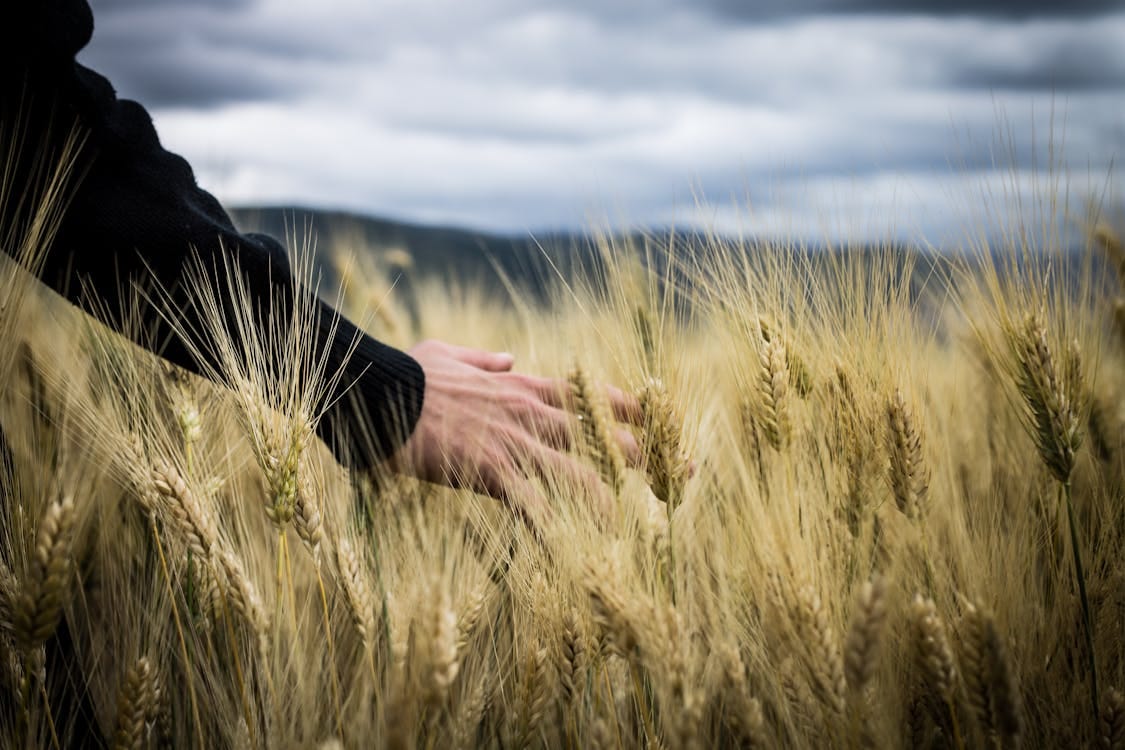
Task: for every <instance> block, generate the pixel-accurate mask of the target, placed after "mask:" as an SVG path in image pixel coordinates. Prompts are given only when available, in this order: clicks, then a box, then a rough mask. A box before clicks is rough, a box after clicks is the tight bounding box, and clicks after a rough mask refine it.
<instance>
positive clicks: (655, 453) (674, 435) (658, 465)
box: [638, 379, 689, 517]
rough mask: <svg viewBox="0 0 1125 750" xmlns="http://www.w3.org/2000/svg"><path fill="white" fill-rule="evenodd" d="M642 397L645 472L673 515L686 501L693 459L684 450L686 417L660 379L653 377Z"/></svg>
mask: <svg viewBox="0 0 1125 750" xmlns="http://www.w3.org/2000/svg"><path fill="white" fill-rule="evenodd" d="M638 399H639V400H640V404H641V413H642V414H643V415H644V436H643V439H642V446H641V447H642V451H643V452H644V456H645V472H646V473H647V474H648V480H649V484H650V486H651V487H652V493H653V494H654V495H656V497H657V498H658V499H659V500H661V501H662V502H664V503H666V504H667V506H668V514H669V517H671V514H672V513H674V512H675V510H676V508H677V507H679V505H680V502H681V501H682V500H683V495H684V485H685V484H686V482H687V477H688V471H689V461H688V459H687V457H686V456H685V455H684V450H683V419H682V418H680V416H679V414H678V413H677V411H676V407H675V404H674V402H673V401H672V397H671V395H670V394H669V393H668V389H667V388H665V387H664V384H663V383H662V382H660V381H659V380H656V379H652V380H649V381H648V383H646V384H645V386H644V387H643V388H642V389H641V391H640V393H639V394H638Z"/></svg>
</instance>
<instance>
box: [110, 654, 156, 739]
mask: <svg viewBox="0 0 1125 750" xmlns="http://www.w3.org/2000/svg"><path fill="white" fill-rule="evenodd" d="M156 709H157V681H156V669H155V668H154V667H153V666H152V663H151V662H150V661H149V660H148V658H147V657H144V656H142V657H141V658H140V659H137V662H136V663H135V664H134V665H133V666H132V667H130V668H129V671H128V672H127V673H126V675H125V682H124V683H123V684H122V686H121V694H120V696H119V697H118V699H117V730H116V732H114V735H113V747H114V750H137V749H138V748H140V747H142V746H143V743H144V739H145V728H146V724H148V723H149V722H151V721H153V720H154V719H155V718H156Z"/></svg>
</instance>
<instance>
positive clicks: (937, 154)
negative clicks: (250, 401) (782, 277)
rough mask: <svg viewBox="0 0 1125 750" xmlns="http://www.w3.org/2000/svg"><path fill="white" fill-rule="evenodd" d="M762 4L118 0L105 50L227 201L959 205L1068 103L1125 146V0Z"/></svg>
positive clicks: (1019, 156) (394, 207) (98, 65)
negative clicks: (1124, 105) (947, 186)
mask: <svg viewBox="0 0 1125 750" xmlns="http://www.w3.org/2000/svg"><path fill="white" fill-rule="evenodd" d="M749 5H750V4H749V3H745V4H737V5H736V4H735V3H734V2H724V0H709V2H708V3H707V4H706V5H700V4H698V3H689V2H688V0H644V2H641V0H619V1H617V2H612V3H605V2H595V1H594V0H570V1H568V2H565V3H564V2H561V0H559V1H558V2H550V1H549V0H475V1H474V2H472V3H465V2H461V1H460V0H415V1H414V2H406V1H405V0H403V1H401V2H391V1H390V0H387V1H386V2H382V3H362V2H355V1H354V0H256V1H255V2H250V1H249V0H247V1H245V2H242V1H240V2H220V0H209V1H208V2H195V1H194V0H144V2H143V4H142V2H141V0H137V1H136V2H130V1H129V0H101V1H100V2H98V1H97V0H95V2H94V8H95V14H96V19H97V30H96V32H95V37H94V41H93V43H92V45H91V47H90V49H89V50H88V51H87V52H86V53H85V54H84V56H83V59H84V61H85V62H87V64H90V65H91V67H94V68H95V69H97V70H100V71H102V72H104V73H106V74H107V75H108V76H109V78H110V80H111V81H113V82H114V83H115V84H116V85H117V87H118V89H119V91H120V92H121V93H122V95H124V96H130V97H135V98H137V99H139V100H140V101H142V102H143V103H145V104H146V105H148V106H150V107H152V108H153V109H154V114H155V115H156V121H157V126H158V128H159V129H160V132H161V136H162V138H163V139H164V141H165V142H166V143H168V144H169V145H170V147H172V148H173V149H175V150H178V151H181V152H183V153H184V155H185V156H187V157H188V158H189V160H190V161H192V163H193V164H194V165H195V166H196V167H197V170H198V172H199V173H200V175H201V179H202V181H203V183H204V184H205V185H207V186H208V187H210V188H211V189H213V190H215V191H216V192H217V193H218V195H219V197H220V198H221V199H223V200H227V201H231V202H238V203H254V202H267V201H268V202H286V201H292V202H299V203H305V204H315V205H323V206H343V207H347V208H351V209H356V210H367V211H373V212H383V213H390V214H396V215H401V216H404V217H410V218H414V219H418V220H426V221H451V222H459V223H468V224H473V225H477V226H483V227H486V228H492V229H508V230H512V229H514V230H516V231H520V230H523V229H527V228H535V227H557V226H560V225H574V224H581V223H583V221H584V219H586V218H588V216H587V213H586V212H587V211H588V210H589V209H591V208H597V207H600V208H602V209H606V210H607V211H609V212H611V213H612V211H613V209H614V208H615V207H617V206H620V207H621V209H622V214H623V215H624V216H626V217H628V218H630V219H634V220H636V221H639V222H645V221H667V220H669V219H670V218H671V217H673V216H677V215H678V216H681V217H683V216H687V215H691V216H699V215H702V214H696V213H695V208H694V203H695V199H696V198H697V197H700V198H703V199H704V200H706V201H711V202H715V203H716V204H726V203H729V201H730V199H731V198H732V197H745V196H746V195H747V194H749V195H751V196H752V197H753V200H754V202H755V203H756V205H758V206H759V207H768V206H787V207H788V208H789V209H791V210H795V211H796V212H797V213H799V214H801V215H802V216H805V218H806V219H808V218H809V217H811V216H813V215H814V212H812V211H811V210H810V209H807V208H803V207H801V206H799V205H798V202H799V201H800V200H801V196H802V195H806V196H807V197H808V199H809V200H813V199H817V200H821V199H827V198H828V197H829V196H830V195H831V192H832V191H831V189H830V187H829V186H830V185H833V184H834V185H842V186H844V187H843V188H842V190H843V195H844V199H843V203H844V204H845V205H846V206H848V207H849V210H850V209H851V208H852V207H855V206H862V205H864V204H863V201H864V200H867V201H868V205H871V206H879V207H880V209H879V211H884V212H886V211H890V208H889V206H890V205H891V203H892V202H893V201H892V199H894V198H902V196H908V197H907V198H906V200H907V202H911V201H912V202H913V203H914V204H916V206H917V207H918V208H919V209H920V210H921V209H922V208H924V207H927V206H931V204H935V205H934V206H933V207H932V208H933V210H932V215H938V214H940V215H942V216H947V215H949V213H950V211H952V209H951V208H949V205H950V203H949V200H948V197H947V198H945V199H942V198H941V196H940V191H939V190H938V189H937V185H938V182H939V181H938V180H937V179H936V175H939V174H948V173H951V172H952V173H956V174H971V175H983V176H995V175H1003V174H1004V173H1005V171H1012V170H1025V168H1027V167H1029V166H1030V165H1031V164H1034V163H1043V161H1044V154H1045V152H1046V145H1047V141H1048V140H1049V139H1050V138H1052V137H1053V136H1052V135H1051V120H1052V116H1053V114H1054V112H1053V108H1056V107H1057V109H1058V114H1059V120H1065V121H1066V123H1067V126H1066V134H1065V139H1066V146H1067V147H1068V148H1069V150H1070V152H1071V153H1073V154H1075V158H1076V160H1077V162H1078V163H1081V164H1084V165H1085V164H1089V165H1092V166H1093V171H1094V172H1097V171H1098V170H1099V169H1101V168H1102V167H1103V166H1104V165H1107V164H1108V163H1109V162H1110V160H1111V159H1113V158H1115V157H1118V158H1119V155H1120V151H1121V149H1122V147H1123V145H1125V144H1123V140H1125V137H1123V134H1122V123H1121V116H1120V101H1121V98H1122V96H1125V61H1123V60H1125V53H1122V52H1119V51H1118V49H1119V48H1120V44H1119V43H1117V41H1116V40H1118V39H1120V38H1122V37H1123V36H1125V14H1117V15H1107V14H1106V13H1107V11H1108V10H1109V9H1111V8H1113V7H1119V5H1118V4H1114V3H1104V2H1103V3H1098V2H1078V3H1073V4H1070V5H1067V6H1065V13H1064V11H1063V10H1062V9H1060V7H1061V6H1063V4H1061V3H1058V4H1051V5H1050V6H1048V5H1047V4H1046V3H1030V4H1027V3H1021V4H1019V7H1018V8H1017V7H1016V4H1015V3H1011V2H984V3H973V4H971V7H970V4H969V3H968V2H963V1H962V0H956V1H955V2H954V3H953V4H952V5H950V4H947V3H939V2H937V0H933V2H921V1H920V0H919V1H918V2H905V3H890V2H877V1H876V0H848V1H847V2H827V1H818V0H802V1H801V2H797V3H786V2H781V0H773V2H767V3H757V4H754V5H755V7H756V8H757V10H754V11H753V12H751V11H750V10H747V7H748V6H749ZM945 9H950V10H949V12H948V13H945V12H944V11H945ZM969 11H972V12H969ZM782 21H784V22H782ZM1056 95H1058V99H1057V100H1056V99H1055V98H1054V97H1055V96H1056ZM1056 102H1057V103H1056ZM998 132H999V133H1000V134H1001V135H1000V136H999V138H997V137H995V135H994V134H996V133H998ZM1021 174H1022V171H1021ZM907 179H909V180H914V181H916V182H919V183H921V185H922V186H921V187H919V188H906V187H903V185H904V181H906V180H907ZM959 184H961V183H959ZM856 186H859V187H856ZM805 188H807V190H806V192H805V193H802V189H805ZM943 200H944V202H943ZM937 203H940V204H941V206H944V208H941V207H940V206H937V205H936V204H937ZM873 210H874V209H873ZM943 211H944V213H943Z"/></svg>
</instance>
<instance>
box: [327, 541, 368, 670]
mask: <svg viewBox="0 0 1125 750" xmlns="http://www.w3.org/2000/svg"><path fill="white" fill-rule="evenodd" d="M336 576H337V581H338V582H339V584H340V588H341V589H342V590H343V592H344V599H345V600H346V601H347V603H348V614H349V615H350V616H351V621H352V626H353V627H354V628H355V631H356V633H357V634H358V635H359V639H360V642H361V643H362V644H363V648H364V651H366V652H367V654H368V656H369V658H370V659H371V660H372V661H371V665H372V670H374V668H375V662H374V658H375V657H374V652H375V648H374V640H375V635H376V632H375V604H374V601H375V600H374V596H373V595H372V593H371V588H370V586H369V584H368V580H367V576H366V575H365V572H364V568H363V567H362V565H361V564H360V559H359V556H358V555H357V554H356V552H355V548H354V547H352V543H351V542H350V541H349V540H348V539H347V538H346V537H340V538H339V539H337V540H336Z"/></svg>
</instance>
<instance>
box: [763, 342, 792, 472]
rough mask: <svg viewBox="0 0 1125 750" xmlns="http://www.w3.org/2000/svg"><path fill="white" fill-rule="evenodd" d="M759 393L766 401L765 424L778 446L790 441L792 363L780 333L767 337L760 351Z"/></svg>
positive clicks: (774, 446) (781, 447) (767, 435)
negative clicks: (787, 359)
mask: <svg viewBox="0 0 1125 750" xmlns="http://www.w3.org/2000/svg"><path fill="white" fill-rule="evenodd" d="M758 396H759V399H760V401H761V404H762V419H761V427H762V432H763V434H764V435H765V438H766V440H767V441H768V442H769V444H770V445H772V446H773V448H774V450H782V449H783V448H785V447H786V446H788V445H789V441H790V440H791V438H792V428H791V425H790V422H789V365H788V363H787V361H786V355H785V345H784V344H783V343H781V340H780V339H778V338H777V337H774V338H772V339H771V340H769V341H766V342H765V343H764V344H763V345H762V348H761V352H760V354H759V371H758Z"/></svg>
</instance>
